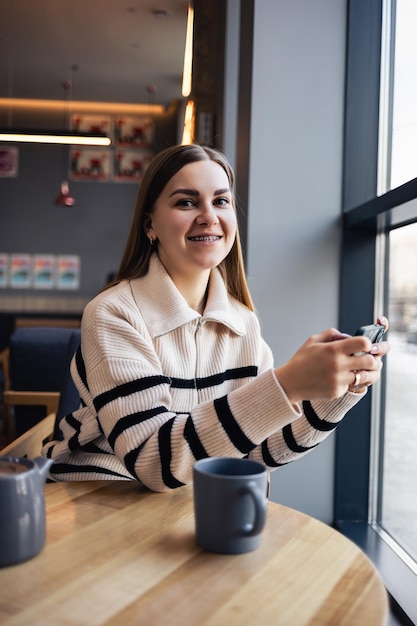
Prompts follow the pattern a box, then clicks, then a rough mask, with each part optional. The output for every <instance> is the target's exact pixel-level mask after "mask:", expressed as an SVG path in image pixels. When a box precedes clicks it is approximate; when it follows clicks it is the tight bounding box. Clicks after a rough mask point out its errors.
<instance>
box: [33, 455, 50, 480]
mask: <svg viewBox="0 0 417 626" xmlns="http://www.w3.org/2000/svg"><path fill="white" fill-rule="evenodd" d="M33 462H34V463H35V465H36V467H37V468H38V471H39V474H40V475H41V478H42V479H43V481H44V482H45V481H46V479H47V478H48V471H49V468H50V467H51V465H53V464H54V462H53V460H52V459H47V458H45V457H44V456H38V457H37V458H36V459H33Z"/></svg>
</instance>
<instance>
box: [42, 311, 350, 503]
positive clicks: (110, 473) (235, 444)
mask: <svg viewBox="0 0 417 626" xmlns="http://www.w3.org/2000/svg"><path fill="white" fill-rule="evenodd" d="M124 305H125V306H124ZM118 306H120V309H119V311H118V312H117V311H116V312H115V311H112V314H111V315H109V313H108V311H104V312H103V311H100V310H93V311H92V310H91V309H90V308H89V309H87V310H86V312H85V314H84V316H83V327H82V333H83V342H82V358H81V355H80V354H79V356H78V360H75V361H74V362H73V367H72V371H73V376H74V380H75V382H76V385H77V387H78V389H79V391H80V396H81V399H82V405H83V406H82V408H81V409H80V410H79V411H76V412H74V413H73V414H71V416H68V417H67V418H66V419H65V420H64V426H63V430H64V441H62V442H51V443H50V444H48V445H47V449H46V450H45V453H46V454H47V456H50V457H52V458H53V459H54V460H55V461H56V462H57V463H58V464H60V466H61V468H62V467H64V466H65V467H66V469H65V470H62V471H63V474H61V478H58V479H61V480H62V475H66V479H67V480H68V479H69V480H74V479H77V478H78V479H84V480H86V479H92V478H94V479H97V478H103V475H107V477H109V478H129V477H130V478H131V479H132V478H133V479H136V480H138V481H140V482H141V483H142V484H144V485H145V486H146V487H148V488H149V489H151V490H153V491H166V490H169V489H174V488H176V487H180V486H182V485H183V484H186V483H189V482H190V481H191V480H192V468H193V465H194V462H195V460H196V459H198V458H202V457H205V456H235V457H243V456H249V457H251V458H255V459H259V460H261V461H262V462H264V463H265V464H266V465H267V466H269V467H271V468H275V467H277V466H278V465H281V464H283V463H287V462H289V461H291V460H293V459H295V458H297V457H298V456H300V454H304V453H305V452H307V451H308V450H309V449H311V448H312V447H314V446H315V445H316V444H317V443H319V442H320V441H322V440H323V439H324V438H325V437H326V436H327V435H328V434H329V432H331V430H332V429H333V427H334V426H335V424H336V423H337V422H338V421H340V419H341V418H342V417H343V415H344V414H345V412H346V411H347V410H348V409H349V408H351V407H352V406H353V405H354V404H355V403H356V402H357V401H358V399H359V397H358V396H357V395H356V394H347V395H346V396H344V397H343V398H341V399H340V400H337V401H332V402H327V401H322V402H317V403H312V404H311V405H309V404H308V403H304V406H303V407H297V408H294V407H293V406H292V405H291V404H290V403H289V401H288V399H287V397H286V395H285V393H284V391H283V390H282V388H281V386H280V385H279V383H278V381H277V379H276V377H275V375H274V371H273V367H272V355H271V352H270V350H269V348H268V346H267V345H266V344H265V342H263V340H262V339H260V335H258V334H257V331H256V332H255V333H254V339H253V344H254V345H256V346H257V350H258V372H257V375H255V376H253V375H250V376H248V377H247V379H243V380H240V381H239V384H236V386H235V387H234V388H233V385H232V389H231V390H230V385H229V387H228V388H227V389H228V391H227V392H226V393H224V394H223V395H222V394H218V395H216V398H215V399H213V398H210V399H206V400H201V399H200V400H197V401H195V402H193V401H190V400H189V399H187V401H186V402H185V403H184V406H183V407H181V406H178V405H176V406H175V408H174V406H173V399H172V389H173V387H175V385H180V386H181V385H186V384H187V381H186V380H183V379H181V380H180V381H175V380H173V379H172V378H170V377H169V376H168V375H167V372H165V371H164V370H163V368H162V366H161V361H160V355H158V354H157V353H156V351H155V349H154V345H153V342H152V339H151V337H150V336H149V334H148V331H147V328H146V326H145V325H143V326H141V327H138V324H137V311H134V312H133V311H132V314H131V319H129V316H130V313H129V310H128V303H127V302H126V303H123V301H121V302H120V305H118ZM184 358H185V357H184ZM249 369H250V368H249ZM192 393H196V392H195V391H194V390H190V394H192ZM54 467H55V466H54ZM64 479H65V478H64Z"/></svg>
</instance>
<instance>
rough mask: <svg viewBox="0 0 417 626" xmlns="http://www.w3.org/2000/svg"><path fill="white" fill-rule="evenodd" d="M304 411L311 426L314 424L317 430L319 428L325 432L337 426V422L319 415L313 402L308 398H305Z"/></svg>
mask: <svg viewBox="0 0 417 626" xmlns="http://www.w3.org/2000/svg"><path fill="white" fill-rule="evenodd" d="M303 411H304V415H305V416H306V418H307V421H308V423H309V424H310V426H312V427H313V428H315V429H316V430H319V431H321V432H323V433H324V432H329V431H331V430H334V429H335V428H337V424H333V423H332V422H326V420H322V419H321V418H320V417H319V416H318V415H317V413H316V412H315V410H314V409H313V407H312V406H311V403H310V402H309V401H308V400H305V401H304V402H303Z"/></svg>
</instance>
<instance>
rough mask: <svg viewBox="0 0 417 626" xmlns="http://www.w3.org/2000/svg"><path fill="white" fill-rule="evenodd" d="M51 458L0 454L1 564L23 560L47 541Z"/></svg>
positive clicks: (39, 549) (38, 550)
mask: <svg viewBox="0 0 417 626" xmlns="http://www.w3.org/2000/svg"><path fill="white" fill-rule="evenodd" d="M52 464H53V461H52V460H51V459H45V458H43V457H39V458H37V459H35V460H34V461H30V460H29V459H24V458H18V457H12V456H2V457H0V503H1V505H0V567H1V566H4V565H12V564H13V563H20V562H21V561H25V560H26V559H30V558H31V557H33V556H35V555H36V554H38V552H40V551H41V550H42V548H43V546H44V544H45V538H46V530H45V527H46V522H45V500H44V495H43V487H44V484H45V480H46V478H47V475H48V470H49V468H50V467H51V465H52Z"/></svg>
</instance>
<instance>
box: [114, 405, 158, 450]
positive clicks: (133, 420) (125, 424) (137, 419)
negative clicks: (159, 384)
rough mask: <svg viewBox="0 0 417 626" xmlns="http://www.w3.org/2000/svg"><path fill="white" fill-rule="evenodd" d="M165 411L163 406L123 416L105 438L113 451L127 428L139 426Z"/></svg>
mask: <svg viewBox="0 0 417 626" xmlns="http://www.w3.org/2000/svg"><path fill="white" fill-rule="evenodd" d="M167 411H168V409H167V408H166V407H165V406H157V407H154V408H153V409H148V410H147V411H141V412H137V413H131V414H130V415H125V417H121V418H119V419H118V420H117V422H116V424H115V425H114V427H113V429H112V431H111V432H110V434H109V436H108V437H107V440H108V442H109V444H110V446H111V447H112V448H113V449H114V445H115V443H116V439H117V437H118V436H119V435H120V434H121V433H123V432H124V431H125V430H127V429H128V428H131V427H132V426H136V425H137V424H141V423H142V422H145V421H146V420H149V419H152V417H155V415H160V414H161V413H166V412H167Z"/></svg>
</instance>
